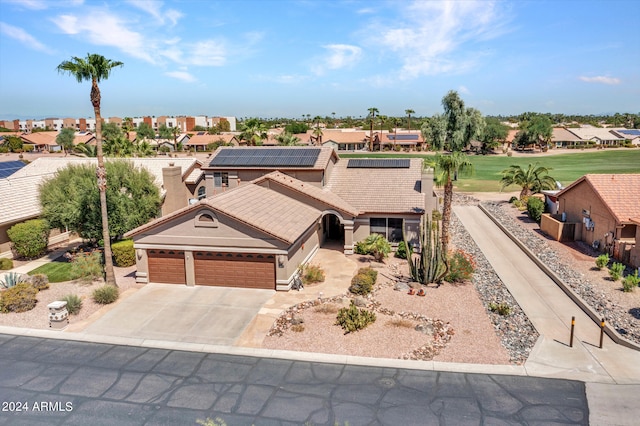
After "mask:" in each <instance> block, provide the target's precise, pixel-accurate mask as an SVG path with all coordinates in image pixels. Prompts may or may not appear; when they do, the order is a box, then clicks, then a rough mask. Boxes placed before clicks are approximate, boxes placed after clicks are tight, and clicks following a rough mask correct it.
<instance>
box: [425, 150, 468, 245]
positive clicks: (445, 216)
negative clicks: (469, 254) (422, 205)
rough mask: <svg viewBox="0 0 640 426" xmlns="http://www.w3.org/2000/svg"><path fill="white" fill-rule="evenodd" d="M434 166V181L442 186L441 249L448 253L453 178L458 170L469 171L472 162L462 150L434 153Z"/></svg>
mask: <svg viewBox="0 0 640 426" xmlns="http://www.w3.org/2000/svg"><path fill="white" fill-rule="evenodd" d="M431 165H433V166H435V169H436V175H435V179H434V180H435V183H436V185H437V186H439V187H444V203H443V205H442V234H441V239H442V250H443V251H444V253H448V250H449V228H450V224H451V205H452V204H453V180H454V178H455V177H456V176H457V175H458V172H461V173H464V172H470V171H472V170H473V164H472V163H471V161H469V157H468V156H467V155H466V154H463V153H462V152H459V151H455V152H452V153H451V154H444V155H443V154H436V157H435V159H434V161H433V163H432V164H431Z"/></svg>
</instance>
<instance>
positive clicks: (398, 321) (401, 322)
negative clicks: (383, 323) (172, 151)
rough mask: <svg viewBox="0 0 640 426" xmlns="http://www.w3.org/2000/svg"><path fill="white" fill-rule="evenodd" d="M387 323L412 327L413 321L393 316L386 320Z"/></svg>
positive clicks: (392, 325) (398, 326) (394, 325)
mask: <svg viewBox="0 0 640 426" xmlns="http://www.w3.org/2000/svg"><path fill="white" fill-rule="evenodd" d="M387 325H388V326H391V327H396V328H413V321H410V320H408V319H405V318H393V319H390V320H389V321H387Z"/></svg>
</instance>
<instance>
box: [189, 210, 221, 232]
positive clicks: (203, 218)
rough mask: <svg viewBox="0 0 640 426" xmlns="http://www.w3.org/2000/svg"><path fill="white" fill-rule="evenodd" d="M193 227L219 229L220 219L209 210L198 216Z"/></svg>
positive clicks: (199, 213) (201, 212)
mask: <svg viewBox="0 0 640 426" xmlns="http://www.w3.org/2000/svg"><path fill="white" fill-rule="evenodd" d="M193 222H194V223H193V225H194V226H195V227H203V228H217V227H218V218H217V217H216V215H215V213H213V212H212V211H209V210H203V211H200V212H198V214H196V216H195V218H194V221H193Z"/></svg>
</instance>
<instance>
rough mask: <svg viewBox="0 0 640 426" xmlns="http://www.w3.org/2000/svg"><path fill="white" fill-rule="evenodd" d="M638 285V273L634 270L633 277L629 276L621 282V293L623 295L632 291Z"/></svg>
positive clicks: (639, 281)
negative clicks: (622, 292)
mask: <svg viewBox="0 0 640 426" xmlns="http://www.w3.org/2000/svg"><path fill="white" fill-rule="evenodd" d="M639 284H640V277H638V271H637V270H636V272H635V273H634V274H633V275H631V274H629V275H627V276H626V277H624V280H623V281H622V291H624V292H625V293H628V292H630V291H633V290H635V289H636V287H638V285H639Z"/></svg>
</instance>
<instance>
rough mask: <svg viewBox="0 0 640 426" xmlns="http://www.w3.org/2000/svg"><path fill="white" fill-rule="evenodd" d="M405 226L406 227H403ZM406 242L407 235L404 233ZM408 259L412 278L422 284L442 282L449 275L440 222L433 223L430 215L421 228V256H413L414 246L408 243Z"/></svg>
mask: <svg viewBox="0 0 640 426" xmlns="http://www.w3.org/2000/svg"><path fill="white" fill-rule="evenodd" d="M403 228H404V227H403ZM403 237H404V240H405V242H406V237H405V236H404V235H403ZM407 247H408V250H407V261H408V262H409V272H410V273H411V278H412V279H413V280H414V281H416V282H419V283H421V284H429V283H438V284H439V283H440V282H441V281H442V279H443V278H444V277H445V275H447V271H448V270H449V267H448V265H447V259H446V256H445V255H444V252H443V250H442V243H441V240H440V226H439V225H438V222H435V223H433V224H432V222H431V220H430V219H429V218H428V217H425V218H424V224H423V226H421V229H420V247H421V249H422V250H421V252H420V256H419V257H417V258H416V257H415V256H413V247H411V245H410V244H407Z"/></svg>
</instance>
